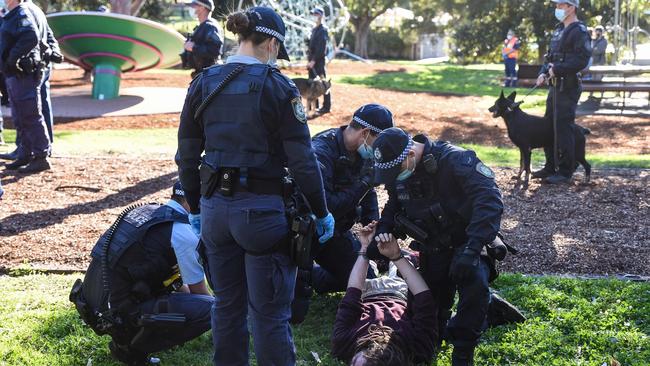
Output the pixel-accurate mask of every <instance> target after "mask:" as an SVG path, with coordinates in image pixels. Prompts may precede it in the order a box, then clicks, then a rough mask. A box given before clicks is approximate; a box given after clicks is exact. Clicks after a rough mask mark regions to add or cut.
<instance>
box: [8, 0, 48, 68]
mask: <svg viewBox="0 0 650 366" xmlns="http://www.w3.org/2000/svg"><path fill="white" fill-rule="evenodd" d="M39 34H40V33H39V26H38V23H37V21H36V20H35V19H34V16H33V15H32V14H31V12H30V11H29V8H28V5H27V4H25V3H21V4H19V5H18V6H16V7H15V8H14V9H12V10H11V11H10V12H8V13H7V15H5V17H4V20H3V22H2V27H1V28H0V62H1V64H2V72H3V73H4V74H5V76H7V77H9V76H14V75H17V74H18V69H17V68H16V63H17V62H18V60H19V59H21V58H23V57H28V58H31V59H32V60H33V61H34V62H38V61H40V59H41V57H40V49H39V47H38V45H39V42H40V38H39Z"/></svg>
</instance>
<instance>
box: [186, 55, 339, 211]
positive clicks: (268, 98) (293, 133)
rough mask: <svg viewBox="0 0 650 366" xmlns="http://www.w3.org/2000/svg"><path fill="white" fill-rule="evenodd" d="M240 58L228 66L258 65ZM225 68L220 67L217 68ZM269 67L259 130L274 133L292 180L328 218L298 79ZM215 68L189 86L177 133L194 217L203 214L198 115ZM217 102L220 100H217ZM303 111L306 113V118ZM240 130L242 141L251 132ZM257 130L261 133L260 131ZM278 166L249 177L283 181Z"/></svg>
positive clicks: (256, 170) (201, 133) (276, 150)
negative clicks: (205, 81)
mask: <svg viewBox="0 0 650 366" xmlns="http://www.w3.org/2000/svg"><path fill="white" fill-rule="evenodd" d="M233 58H235V57H233ZM236 58H237V59H238V60H237V61H238V62H229V63H228V65H237V64H240V62H239V61H240V60H239V59H241V60H242V62H241V63H246V64H251V63H258V64H259V61H252V62H249V61H251V60H253V58H251V57H245V56H244V57H242V56H237V57H236ZM226 66H227V65H224V66H221V65H218V66H214V67H226ZM265 67H268V68H269V70H268V72H269V76H268V77H267V78H266V79H265V82H264V85H263V87H262V88H261V91H260V92H261V95H260V99H259V100H260V102H259V108H260V117H261V120H262V122H263V124H264V126H260V128H266V131H268V132H269V133H270V134H272V135H273V137H272V138H270V139H269V142H270V144H272V145H273V146H272V148H273V150H274V153H275V154H276V155H277V156H279V157H280V158H281V159H282V160H283V162H284V166H287V167H288V168H289V171H290V172H291V175H292V177H293V178H294V179H295V181H296V182H297V183H298V186H299V187H300V189H301V190H302V192H303V194H304V195H305V196H306V197H307V199H308V200H309V203H310V205H311V206H312V209H313V210H314V214H315V215H316V216H317V217H324V216H325V215H326V214H327V204H326V202H325V192H324V190H323V182H322V179H321V174H320V171H319V169H318V163H317V161H316V157H315V155H314V151H313V149H312V145H311V136H310V133H309V127H308V126H307V123H306V118H305V116H304V111H303V110H302V107H301V106H302V104H299V103H301V101H300V93H299V92H298V89H297V88H296V85H295V84H294V83H293V81H291V79H289V78H287V77H286V76H284V75H282V74H281V73H280V71H279V70H278V69H276V68H273V67H270V66H266V65H265ZM211 69H212V68H209V69H206V71H204V72H203V73H202V74H200V75H199V76H197V77H196V78H195V79H194V80H193V81H192V83H191V84H190V88H189V91H188V93H187V97H186V99H185V105H184V106H183V111H182V112H181V121H180V126H179V129H178V142H179V146H178V154H177V159H176V160H177V164H178V170H179V177H180V180H181V183H182V185H183V188H184V190H185V197H186V199H187V202H188V204H189V205H190V209H191V210H190V212H192V213H196V212H198V211H199V198H200V179H199V170H198V167H199V163H200V161H201V153H202V151H203V150H204V146H205V141H206V136H205V134H204V131H203V125H202V121H197V120H195V119H194V113H195V111H196V110H197V108H198V106H199V105H200V104H201V102H202V101H203V98H204V95H203V89H204V88H203V79H204V77H205V75H206V73H208V72H209V70H211ZM243 72H246V71H243ZM235 80H236V79H235ZM218 98H219V96H217V98H216V99H218ZM298 106H300V108H298ZM299 112H303V114H300V113H299ZM239 132H240V133H241V137H242V138H246V135H247V133H249V132H247V131H239ZM255 132H258V133H259V131H255ZM208 138H209V137H208ZM275 168H277V167H273V169H271V168H269V169H268V170H267V169H264V168H251V169H250V170H249V172H248V176H249V178H254V179H270V180H271V179H281V178H282V177H277V176H273V175H274V174H276V173H275V172H277V169H275Z"/></svg>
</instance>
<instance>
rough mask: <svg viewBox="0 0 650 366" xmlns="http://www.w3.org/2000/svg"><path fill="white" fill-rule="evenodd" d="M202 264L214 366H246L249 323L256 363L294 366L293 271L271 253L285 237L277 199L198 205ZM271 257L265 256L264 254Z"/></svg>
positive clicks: (217, 199) (243, 197)
mask: <svg viewBox="0 0 650 366" xmlns="http://www.w3.org/2000/svg"><path fill="white" fill-rule="evenodd" d="M201 230H202V232H201V238H202V239H203V243H204V246H205V248H204V249H205V258H206V262H207V263H205V264H204V267H205V270H206V273H207V275H208V276H209V278H210V282H211V284H212V286H213V290H214V293H215V304H214V306H213V308H212V337H213V342H214V356H213V362H214V364H215V365H219V366H222V365H248V342H249V340H248V338H249V331H248V329H249V328H248V324H247V323H248V319H250V321H251V330H252V333H253V345H254V348H255V355H256V357H257V363H258V364H259V365H264V366H271V365H274V366H275V365H277V366H287V365H294V364H295V362H296V361H295V358H296V355H295V348H294V345H293V337H292V334H291V328H290V326H289V318H290V317H291V301H292V299H293V292H294V286H295V281H296V267H295V266H294V265H293V264H292V263H291V262H290V260H289V257H288V256H286V255H284V254H280V253H271V252H272V248H273V247H274V245H276V244H277V243H279V242H280V241H282V240H286V238H287V237H288V233H289V224H288V222H287V219H286V216H285V211H284V203H283V201H282V199H281V197H280V196H270V195H268V196H267V195H255V194H251V193H236V194H235V195H234V196H232V197H224V196H221V195H219V194H215V195H214V196H212V197H211V198H209V199H206V198H202V199H201ZM269 253H270V254H269Z"/></svg>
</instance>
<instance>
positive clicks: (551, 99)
mask: <svg viewBox="0 0 650 366" xmlns="http://www.w3.org/2000/svg"><path fill="white" fill-rule="evenodd" d="M552 2H554V3H555V4H556V8H555V17H556V18H557V20H559V21H560V23H559V24H558V25H557V26H556V27H555V30H554V31H553V36H552V38H551V46H550V48H549V51H548V53H547V54H546V63H545V64H544V65H543V66H542V70H541V71H540V75H539V77H538V78H537V86H540V85H542V84H543V83H545V82H546V83H549V84H550V85H551V87H550V88H549V93H548V98H547V99H546V114H545V116H544V117H545V118H548V119H550V120H554V122H553V123H555V124H556V126H557V134H556V136H555V139H556V144H557V151H554V147H545V148H544V154H545V155H546V164H545V165H544V168H543V169H541V170H539V171H536V172H534V173H533V174H532V177H533V178H542V179H544V182H545V183H550V184H558V183H566V182H569V181H570V180H571V177H572V176H573V172H574V171H575V170H576V160H575V134H576V133H581V132H580V131H579V130H578V128H577V127H576V124H575V117H576V107H577V105H578V101H579V100H580V94H581V93H582V81H581V80H580V71H581V70H583V69H584V68H586V67H587V65H588V64H589V58H590V57H591V39H590V38H589V35H588V33H587V27H586V26H585V24H584V23H583V22H580V21H578V17H577V15H576V12H577V10H578V6H579V0H552ZM556 154H557V157H558V160H559V161H557V162H556V161H555V156H556ZM556 165H558V166H559V169H558V170H557V171H556V169H555V167H556Z"/></svg>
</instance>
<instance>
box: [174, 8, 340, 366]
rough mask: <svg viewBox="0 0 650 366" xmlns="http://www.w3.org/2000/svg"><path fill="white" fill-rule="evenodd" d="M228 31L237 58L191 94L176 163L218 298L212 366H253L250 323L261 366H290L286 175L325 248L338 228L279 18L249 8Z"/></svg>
mask: <svg viewBox="0 0 650 366" xmlns="http://www.w3.org/2000/svg"><path fill="white" fill-rule="evenodd" d="M226 27H227V29H228V30H229V31H230V32H232V33H234V34H236V35H237V36H238V37H239V48H238V51H237V54H236V55H233V56H230V57H228V59H227V61H226V64H225V65H216V66H213V67H210V68H208V69H205V70H204V71H203V72H202V73H201V74H199V76H197V77H196V78H195V79H194V80H193V81H192V83H191V84H190V88H189V91H188V95H187V98H186V101H185V105H184V107H183V111H182V113H181V121H180V126H179V131H178V154H177V164H178V167H179V175H180V178H181V182H182V183H183V187H185V192H186V194H187V198H188V202H189V205H190V222H191V223H192V224H193V226H194V227H195V229H196V230H197V231H200V232H201V238H202V239H203V242H204V243H205V257H206V261H207V268H206V271H207V272H208V273H209V278H210V279H211V283H212V286H213V289H214V293H215V296H216V303H215V306H214V308H213V311H212V321H213V323H212V324H213V329H212V335H213V341H214V348H215V350H214V363H215V364H216V365H246V364H248V359H249V356H248V344H249V339H248V338H249V328H248V325H247V320H248V319H250V321H251V328H250V329H251V330H252V333H253V343H254V348H255V354H256V357H257V362H258V364H260V365H293V364H295V350H294V346H293V340H292V336H291V329H290V326H289V318H290V317H291V300H292V298H293V293H294V287H295V278H296V266H295V265H294V264H293V263H291V262H290V258H289V256H288V255H286V254H285V253H284V252H283V250H282V247H283V244H284V243H285V242H286V238H287V237H288V233H289V229H290V228H289V225H288V222H287V218H286V215H285V207H284V202H283V197H282V196H283V180H284V178H285V177H286V174H287V173H286V169H285V167H288V169H289V171H290V173H291V175H292V177H293V179H294V180H295V181H296V183H297V185H298V186H299V187H300V189H301V191H302V193H303V194H304V196H305V197H306V198H307V200H308V201H309V204H310V206H311V208H312V210H313V213H314V215H315V216H316V217H317V219H316V229H317V232H318V235H319V236H320V238H319V240H320V242H325V241H327V240H328V239H329V238H331V237H332V234H333V232H334V218H333V216H332V215H331V214H330V213H329V212H328V211H327V203H326V201H325V193H324V190H323V183H322V179H321V175H320V171H319V168H318V163H317V161H316V156H315V154H314V152H313V150H312V146H311V140H310V133H309V128H308V127H307V118H306V115H305V112H304V110H303V107H302V103H301V100H300V94H299V92H298V89H297V88H296V86H295V84H294V83H293V82H292V81H291V80H290V79H289V78H287V77H285V76H284V75H282V74H281V73H280V71H279V70H278V69H277V68H276V67H275V66H274V65H275V63H276V59H277V58H281V59H285V60H288V59H289V57H288V55H287V52H286V49H285V47H284V44H283V42H284V37H285V25H284V22H283V21H282V18H280V16H279V15H278V14H277V13H275V11H273V9H271V8H266V7H253V8H250V9H249V10H247V11H246V12H237V13H234V14H231V15H230V16H228V20H227V25H226ZM203 151H205V155H204V156H203V157H201V154H202V152H203ZM199 164H200V169H199ZM199 197H200V208H199Z"/></svg>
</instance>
